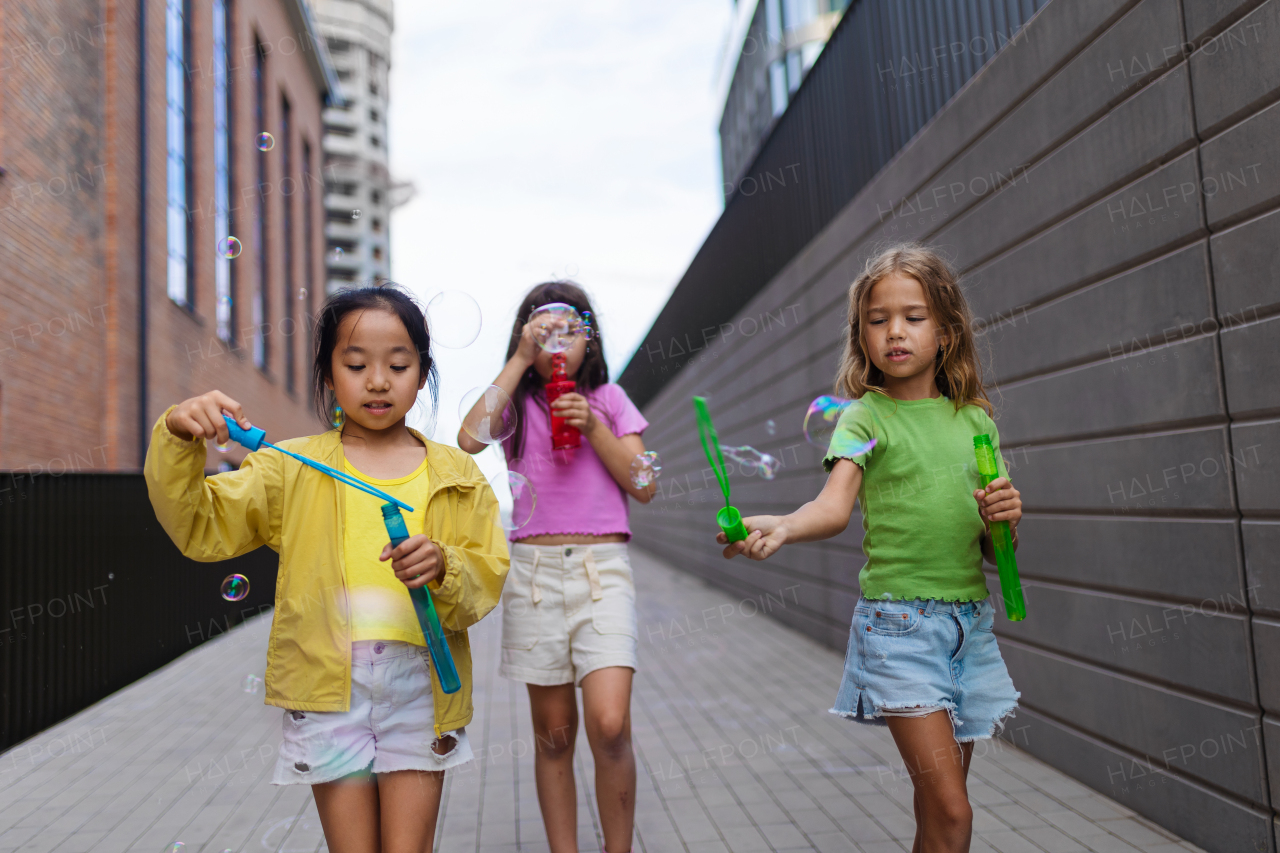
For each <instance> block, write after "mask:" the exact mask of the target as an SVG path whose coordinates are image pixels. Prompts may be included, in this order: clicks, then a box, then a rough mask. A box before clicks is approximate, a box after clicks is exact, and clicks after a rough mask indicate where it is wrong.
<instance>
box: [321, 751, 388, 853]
mask: <svg viewBox="0 0 1280 853" xmlns="http://www.w3.org/2000/svg"><path fill="white" fill-rule="evenodd" d="M311 793H312V795H313V796H314V797H315V798H316V811H318V812H320V825H321V826H322V827H324V840H325V842H326V843H327V845H328V847H329V851H330V853H380V851H381V849H382V835H381V832H380V830H379V825H378V824H379V818H378V812H379V806H378V784H377V782H375V781H374V779H373V774H371V773H369V772H368V771H367V770H362V771H361V772H359V773H352V774H351V775H350V776H344V777H343V778H341V779H338V780H336V781H334V782H325V783H324V784H322V785H312V786H311Z"/></svg>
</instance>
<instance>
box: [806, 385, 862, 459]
mask: <svg viewBox="0 0 1280 853" xmlns="http://www.w3.org/2000/svg"><path fill="white" fill-rule="evenodd" d="M851 405H853V401H852V400H846V399H845V398H844V397H832V396H826V395H824V396H822V397H819V398H818V399H816V400H814V401H813V402H812V403H810V404H809V411H807V412H805V415H804V437H805V440H806V441H808V442H809V443H810V444H812V445H813V446H814V447H816V448H818V449H819V450H823V451H825V450H826V449H827V447H829V446H830V445H831V436H832V435H834V434H835V431H836V422H837V421H839V420H840V416H841V415H842V414H844V410H845V409H847V408H849V406H851Z"/></svg>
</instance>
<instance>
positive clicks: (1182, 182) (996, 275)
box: [942, 154, 1201, 317]
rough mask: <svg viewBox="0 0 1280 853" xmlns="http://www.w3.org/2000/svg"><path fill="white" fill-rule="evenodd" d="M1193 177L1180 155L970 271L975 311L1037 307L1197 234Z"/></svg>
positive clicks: (1191, 159)
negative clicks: (1047, 300)
mask: <svg viewBox="0 0 1280 853" xmlns="http://www.w3.org/2000/svg"><path fill="white" fill-rule="evenodd" d="M1198 179H1199V174H1198V171H1197V168H1196V162H1195V154H1184V155H1183V156H1181V157H1179V158H1178V159H1176V160H1174V161H1173V162H1172V163H1169V164H1168V165H1166V166H1163V167H1162V168H1160V169H1158V170H1156V171H1155V172H1153V173H1152V174H1150V175H1147V176H1146V177H1144V178H1140V179H1139V180H1137V181H1135V182H1134V183H1132V184H1130V185H1129V186H1127V187H1125V188H1123V189H1121V190H1119V191H1117V192H1115V193H1112V194H1111V195H1110V196H1108V197H1107V198H1105V199H1103V200H1102V201H1099V202H1098V203H1097V204H1094V205H1092V206H1091V207H1088V208H1086V209H1085V210H1082V211H1081V212H1079V213H1077V214H1075V215H1074V216H1072V217H1071V218H1070V219H1067V220H1066V221H1064V222H1062V223H1061V224H1059V225H1057V226H1055V227H1054V228H1053V229H1051V230H1049V231H1046V232H1045V233H1043V234H1040V235H1039V236H1037V237H1035V238H1034V239H1032V240H1029V241H1028V242H1026V243H1023V244H1021V245H1020V246H1018V247H1017V248H1015V249H1012V250H1010V251H1009V252H1007V253H1006V254H1004V255H1001V256H1000V257H999V258H996V259H995V260H993V261H991V262H990V263H989V264H986V265H984V266H982V267H981V268H979V269H977V270H975V271H973V272H972V273H971V274H970V276H969V281H968V286H969V289H968V291H967V292H968V294H969V298H970V300H971V305H972V307H973V311H974V314H976V315H977V316H979V317H996V316H999V315H1000V314H1001V312H1005V313H1006V314H1007V313H1008V312H1012V311H1016V310H1017V309H1018V308H1020V307H1021V306H1026V305H1034V304H1036V303H1038V302H1041V301H1043V300H1046V299H1049V298H1050V297H1053V296H1058V295H1060V294H1063V293H1065V292H1066V291H1068V290H1070V289H1072V288H1073V287H1076V286H1079V285H1081V284H1084V283H1086V282H1091V281H1094V280H1096V279H1098V278H1101V277H1103V276H1106V275H1110V274H1113V273H1116V272H1119V271H1120V270H1121V269H1123V268H1124V267H1125V265H1126V264H1131V263H1132V262H1134V261H1137V260H1145V259H1146V258H1148V257H1151V256H1152V255H1153V254H1155V253H1157V252H1159V251H1161V250H1162V249H1168V248H1172V247H1173V246H1175V245H1176V244H1177V243H1179V242H1182V241H1185V240H1187V239H1188V238H1190V237H1193V236H1195V235H1196V234H1198V233H1201V227H1200V205H1201V196H1200V194H1199V193H1198V192H1197V191H1196V187H1197V181H1198ZM942 245H944V246H945V245H946V244H942Z"/></svg>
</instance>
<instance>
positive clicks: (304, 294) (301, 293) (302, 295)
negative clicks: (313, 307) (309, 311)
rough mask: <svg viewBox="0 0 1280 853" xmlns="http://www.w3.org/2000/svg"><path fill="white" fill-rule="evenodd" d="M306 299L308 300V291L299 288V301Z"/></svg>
mask: <svg viewBox="0 0 1280 853" xmlns="http://www.w3.org/2000/svg"><path fill="white" fill-rule="evenodd" d="M306 298H307V289H306V288H305V287H299V288H298V299H299V300H302V299H306Z"/></svg>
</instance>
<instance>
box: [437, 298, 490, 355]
mask: <svg viewBox="0 0 1280 853" xmlns="http://www.w3.org/2000/svg"><path fill="white" fill-rule="evenodd" d="M483 321H484V318H483V316H482V315H481V313H480V304H479V303H478V302H476V301H475V300H474V299H472V298H471V295H470V294H469V293H465V292H463V291H461V290H445V291H441V292H440V293H437V294H436V295H435V296H433V297H431V301H430V302H428V303H427V331H428V332H429V333H430V334H431V340H432V341H434V342H435V343H437V344H439V345H440V346H442V347H445V348H446V349H463V348H464V347H469V346H471V344H472V343H474V342H475V339H476V338H478V337H480V326H481V325H482V323H483Z"/></svg>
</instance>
